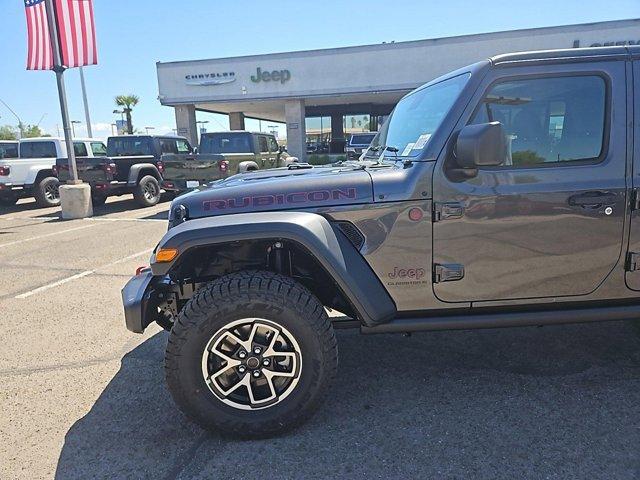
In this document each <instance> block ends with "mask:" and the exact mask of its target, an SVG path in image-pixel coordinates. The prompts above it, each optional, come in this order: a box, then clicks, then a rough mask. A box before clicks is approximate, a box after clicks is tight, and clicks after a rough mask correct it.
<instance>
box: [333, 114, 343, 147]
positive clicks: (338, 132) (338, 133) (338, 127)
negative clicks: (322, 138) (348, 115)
mask: <svg viewBox="0 0 640 480" xmlns="http://www.w3.org/2000/svg"><path fill="white" fill-rule="evenodd" d="M344 144H345V138H344V125H342V114H341V113H333V114H331V148H330V152H331V153H344Z"/></svg>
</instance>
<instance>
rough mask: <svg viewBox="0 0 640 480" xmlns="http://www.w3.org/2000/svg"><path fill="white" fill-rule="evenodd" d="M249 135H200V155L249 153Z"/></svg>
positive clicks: (251, 149)
mask: <svg viewBox="0 0 640 480" xmlns="http://www.w3.org/2000/svg"><path fill="white" fill-rule="evenodd" d="M250 142H251V135H250V134H247V133H215V134H212V135H206V134H205V135H202V138H201V139H200V153H251V152H252V151H253V148H251V143H250Z"/></svg>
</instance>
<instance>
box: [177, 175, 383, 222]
mask: <svg viewBox="0 0 640 480" xmlns="http://www.w3.org/2000/svg"><path fill="white" fill-rule="evenodd" d="M372 201H373V187H372V183H371V176H370V175H369V173H367V172H366V171H365V170H363V169H362V168H353V167H334V166H332V167H317V168H308V169H304V170H302V169H298V170H295V169H294V170H287V169H274V170H263V171H259V172H255V173H246V174H240V175H235V176H233V177H230V178H228V179H225V180H222V181H219V182H215V183H213V184H211V185H210V186H209V187H206V188H202V189H200V190H196V191H194V192H191V193H189V194H187V195H183V196H181V197H179V198H177V199H176V200H175V202H176V203H180V204H182V205H185V206H186V207H187V209H188V211H189V217H190V218H198V217H204V216H206V217H208V216H212V215H225V214H231V213H245V212H258V211H274V210H285V209H289V210H291V209H294V208H313V207H328V206H338V205H349V204H355V203H371V202H372Z"/></svg>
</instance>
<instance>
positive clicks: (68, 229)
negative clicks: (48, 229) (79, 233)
mask: <svg viewBox="0 0 640 480" xmlns="http://www.w3.org/2000/svg"><path fill="white" fill-rule="evenodd" d="M96 225H97V223H96V224H87V225H82V226H80V227H74V228H67V229H66V230H61V231H59V232H52V233H45V234H44V235H36V236H35V237H29V238H23V239H22V240H14V241H13V242H7V243H0V248H2V247H8V246H10V245H18V244H20V243H24V242H30V241H32V240H39V239H41V238H47V237H53V236H54V235H62V234H63V233H68V232H75V231H76V230H82V229H84V228H89V227H95V226H96Z"/></svg>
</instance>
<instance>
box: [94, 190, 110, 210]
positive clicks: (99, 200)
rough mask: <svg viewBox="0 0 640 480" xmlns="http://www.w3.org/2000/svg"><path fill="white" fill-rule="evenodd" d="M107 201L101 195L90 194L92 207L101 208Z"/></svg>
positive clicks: (105, 197) (103, 195) (104, 196)
mask: <svg viewBox="0 0 640 480" xmlns="http://www.w3.org/2000/svg"><path fill="white" fill-rule="evenodd" d="M106 201H107V196H106V195H105V194H103V193H93V194H91V204H92V205H93V206H94V207H101V206H103V205H104V204H105V202H106Z"/></svg>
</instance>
